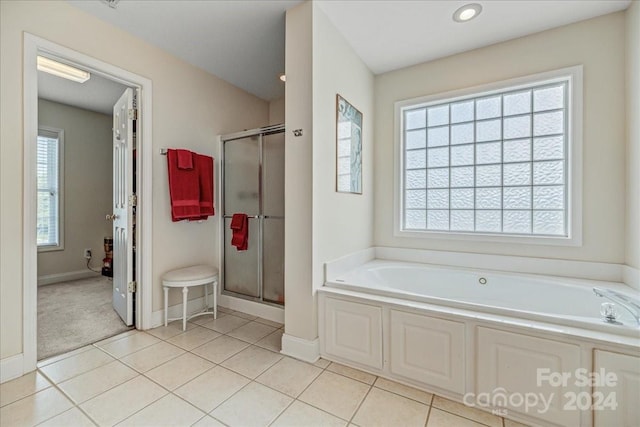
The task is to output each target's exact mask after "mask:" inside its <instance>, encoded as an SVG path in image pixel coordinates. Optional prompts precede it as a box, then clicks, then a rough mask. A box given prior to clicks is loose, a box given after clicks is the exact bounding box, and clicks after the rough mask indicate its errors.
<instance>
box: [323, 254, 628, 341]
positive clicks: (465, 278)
mask: <svg viewBox="0 0 640 427" xmlns="http://www.w3.org/2000/svg"><path fill="white" fill-rule="evenodd" d="M325 285H326V286H328V287H332V288H339V289H348V290H352V291H356V292H364V293H369V294H374V295H382V296H386V297H393V298H401V299H406V300H409V301H419V302H424V303H429V304H437V305H442V306H448V307H455V308H462V309H468V310H473V311H479V312H483V313H493V314H499V315H504V316H511V317H515V318H520V319H531V320H537V321H542V322H546V323H553V324H558V325H563V326H574V327H583V328H587V329H589V330H594V329H595V330H601V331H605V332H609V333H612V334H621V335H628V336H636V337H640V328H639V327H638V326H637V324H636V321H635V319H634V318H633V317H632V316H631V314H630V313H628V312H627V311H626V310H625V309H624V308H623V307H621V306H620V305H619V304H616V311H617V313H618V315H619V318H618V320H619V322H621V323H622V325H614V324H609V323H605V322H604V321H603V320H602V318H601V315H600V306H601V304H602V303H604V302H611V301H609V300H607V299H605V298H601V297H598V296H597V295H595V294H594V292H593V287H594V286H598V287H601V288H608V289H613V290H616V291H618V292H620V293H624V294H626V295H628V296H631V297H634V298H636V299H638V297H639V295H638V294H639V293H638V292H637V291H635V290H633V289H631V288H629V287H628V286H626V285H624V284H622V283H616V282H603V281H593V280H584V279H570V278H560V277H545V276H536V275H530V274H515V273H508V274H507V273H498V272H489V271H479V270H470V269H465V268H448V267H442V266H435V265H429V264H419V263H409V262H400V261H386V260H373V261H369V262H366V263H364V264H362V265H360V266H359V267H357V268H355V269H352V270H350V271H347V272H345V273H341V274H339V275H337V276H336V277H328V278H327V281H326V283H325Z"/></svg>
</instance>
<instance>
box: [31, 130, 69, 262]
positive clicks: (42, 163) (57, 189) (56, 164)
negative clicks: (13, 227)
mask: <svg viewBox="0 0 640 427" xmlns="http://www.w3.org/2000/svg"><path fill="white" fill-rule="evenodd" d="M63 135H64V133H63V131H62V130H59V129H52V128H40V129H38V141H37V187H38V200H37V203H38V215H37V233H36V236H37V243H38V249H39V250H41V251H42V250H56V249H62V248H63V244H62V243H63V242H62V240H63V239H62V235H63V233H62V223H63V218H62V212H63V209H62V205H63V203H62V191H61V189H62V163H63V162H62V159H63V156H62V153H63V150H62V148H63Z"/></svg>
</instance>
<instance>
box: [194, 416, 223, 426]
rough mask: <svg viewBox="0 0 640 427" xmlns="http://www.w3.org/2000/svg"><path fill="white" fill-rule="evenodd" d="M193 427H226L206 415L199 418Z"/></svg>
mask: <svg viewBox="0 0 640 427" xmlns="http://www.w3.org/2000/svg"><path fill="white" fill-rule="evenodd" d="M193 427H226V426H225V425H224V424H222V423H221V422H220V421H218V420H216V419H215V418H213V417H210V416H209V415H207V416H205V417H203V418H201V419H200V421H198V422H197V423H195V424H194V425H193Z"/></svg>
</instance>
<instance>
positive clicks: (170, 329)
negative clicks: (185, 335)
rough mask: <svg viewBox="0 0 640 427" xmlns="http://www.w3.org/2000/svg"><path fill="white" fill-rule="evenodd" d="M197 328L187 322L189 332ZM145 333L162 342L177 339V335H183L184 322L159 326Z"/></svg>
mask: <svg viewBox="0 0 640 427" xmlns="http://www.w3.org/2000/svg"><path fill="white" fill-rule="evenodd" d="M198 319H202V317H199V318H198ZM207 321H208V319H207ZM195 326H196V325H194V324H193V323H191V322H187V331H188V330H189V329H193V328H195ZM145 332H146V333H148V334H151V335H153V336H154V337H156V338H160V339H161V340H167V339H169V338H171V337H175V336H176V335H178V334H181V333H182V332H184V331H183V330H182V322H179V321H177V320H176V321H175V322H171V323H169V324H168V325H167V326H166V327H165V326H159V327H157V328H154V329H150V330H148V331H145Z"/></svg>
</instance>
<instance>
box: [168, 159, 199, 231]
mask: <svg viewBox="0 0 640 427" xmlns="http://www.w3.org/2000/svg"><path fill="white" fill-rule="evenodd" d="M167 168H168V175H169V197H170V198H171V220H172V221H174V222H176V221H180V220H183V219H195V218H198V217H200V216H201V214H200V182H199V177H198V170H197V169H196V168H192V169H179V168H178V153H177V150H173V149H169V150H167Z"/></svg>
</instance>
